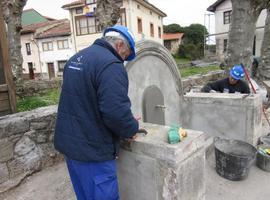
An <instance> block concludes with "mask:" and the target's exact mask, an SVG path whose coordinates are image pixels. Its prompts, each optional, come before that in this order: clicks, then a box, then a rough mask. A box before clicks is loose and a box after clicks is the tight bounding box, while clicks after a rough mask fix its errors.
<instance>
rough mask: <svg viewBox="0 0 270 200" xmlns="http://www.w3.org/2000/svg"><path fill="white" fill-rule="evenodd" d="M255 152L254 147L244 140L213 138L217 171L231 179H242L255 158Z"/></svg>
mask: <svg viewBox="0 0 270 200" xmlns="http://www.w3.org/2000/svg"><path fill="white" fill-rule="evenodd" d="M256 152H257V150H256V148H255V147H254V146H252V145H250V144H248V143H246V142H243V141H239V140H227V139H221V138H215V156H216V171H217V173H218V174H219V175H220V176H222V177H224V178H226V179H229V180H232V181H240V180H244V179H245V178H247V176H248V173H249V168H250V166H251V165H252V163H253V162H254V160H255V155H256Z"/></svg>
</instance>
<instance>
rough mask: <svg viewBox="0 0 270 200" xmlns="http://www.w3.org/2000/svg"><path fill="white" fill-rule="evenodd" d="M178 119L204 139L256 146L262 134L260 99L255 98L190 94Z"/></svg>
mask: <svg viewBox="0 0 270 200" xmlns="http://www.w3.org/2000/svg"><path fill="white" fill-rule="evenodd" d="M184 98H185V101H184V102H183V104H182V107H183V109H182V111H183V112H182V113H181V115H180V118H181V123H182V125H183V126H184V127H186V128H190V129H194V130H201V131H204V132H205V133H206V137H208V138H209V137H222V138H228V139H236V140H243V141H246V142H248V143H250V144H253V145H256V143H257V139H258V138H259V137H260V136H261V134H262V131H261V130H262V117H261V116H262V109H261V106H262V99H261V96H260V95H258V94H254V95H250V96H245V95H244V94H224V93H190V94H187V95H186V96H185V97H184Z"/></svg>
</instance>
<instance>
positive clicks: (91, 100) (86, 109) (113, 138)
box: [54, 25, 138, 200]
mask: <svg viewBox="0 0 270 200" xmlns="http://www.w3.org/2000/svg"><path fill="white" fill-rule="evenodd" d="M134 58H135V42H134V38H133V36H132V34H131V33H130V32H129V31H128V29H127V28H126V27H124V26H117V25H116V26H113V27H110V28H107V29H106V30H105V31H104V33H103V38H101V39H97V40H96V41H95V42H94V44H93V45H91V46H90V47H87V48H85V49H83V50H82V51H80V52H78V53H77V54H75V55H74V56H73V57H72V58H71V59H70V60H69V61H68V62H67V63H66V65H65V68H64V74H63V86H62V92H61V97H60V102H59V107H58V115H57V121H56V128H55V136H54V145H55V148H56V149H57V150H58V151H59V152H61V153H63V154H64V155H65V158H66V163H67V167H68V171H69V174H70V178H71V181H72V184H73V188H74V191H75V193H76V196H77V199H78V200H117V199H119V194H118V183H117V176H116V161H115V159H116V157H117V152H118V147H119V139H120V138H123V139H125V138H126V139H130V138H131V139H132V138H133V139H134V138H135V136H136V133H137V132H138V122H137V120H136V119H135V118H134V117H133V115H132V113H131V110H130V107H131V103H130V99H129V97H128V76H127V72H126V70H125V68H124V65H123V62H124V61H125V60H126V61H130V60H132V59H134Z"/></svg>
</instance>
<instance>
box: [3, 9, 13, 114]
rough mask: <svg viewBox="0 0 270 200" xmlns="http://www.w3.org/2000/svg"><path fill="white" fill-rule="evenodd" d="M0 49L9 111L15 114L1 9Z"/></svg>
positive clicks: (11, 78)
mask: <svg viewBox="0 0 270 200" xmlns="http://www.w3.org/2000/svg"><path fill="white" fill-rule="evenodd" d="M0 48H1V54H2V55H0V56H1V59H2V64H3V67H4V74H5V77H6V84H7V86H8V95H9V102H10V110H11V111H12V113H15V112H16V93H15V84H14V81H13V76H12V71H11V66H10V63H9V53H8V49H9V47H8V42H7V32H6V25H5V23H4V19H3V13H2V9H0Z"/></svg>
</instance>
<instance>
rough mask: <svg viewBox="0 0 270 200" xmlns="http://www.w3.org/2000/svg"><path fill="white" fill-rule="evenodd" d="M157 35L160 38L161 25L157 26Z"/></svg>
mask: <svg viewBox="0 0 270 200" xmlns="http://www.w3.org/2000/svg"><path fill="white" fill-rule="evenodd" d="M158 37H159V38H161V27H160V26H159V27H158Z"/></svg>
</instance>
